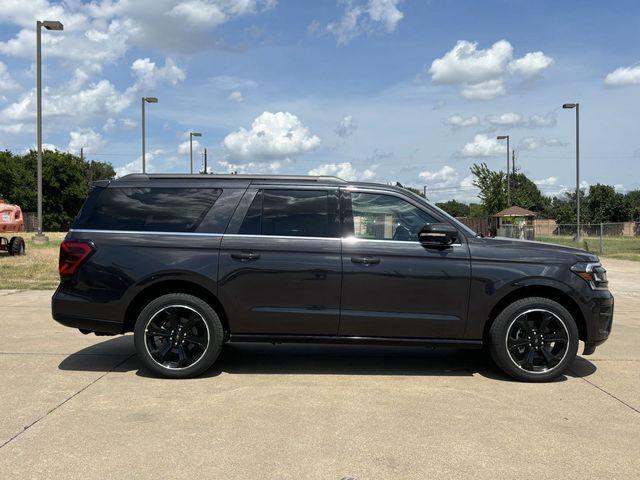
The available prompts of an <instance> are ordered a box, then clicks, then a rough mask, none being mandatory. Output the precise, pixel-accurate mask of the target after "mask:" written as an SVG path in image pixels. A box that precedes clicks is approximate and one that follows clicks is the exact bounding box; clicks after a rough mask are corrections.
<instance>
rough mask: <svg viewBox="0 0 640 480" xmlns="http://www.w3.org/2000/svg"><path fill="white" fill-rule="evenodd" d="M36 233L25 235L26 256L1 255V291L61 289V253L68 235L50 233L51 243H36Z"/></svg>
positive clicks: (23, 235)
mask: <svg viewBox="0 0 640 480" xmlns="http://www.w3.org/2000/svg"><path fill="white" fill-rule="evenodd" d="M33 235H34V233H33V232H22V233H21V234H20V236H21V237H22V238H24V240H25V243H26V255H22V256H16V257H11V256H9V254H8V253H6V252H2V253H0V289H9V290H48V289H52V288H56V287H57V286H58V280H59V277H58V252H59V249H60V243H61V242H62V240H63V239H64V237H65V235H66V233H65V232H47V233H45V235H46V236H47V237H49V242H48V243H45V244H37V243H33Z"/></svg>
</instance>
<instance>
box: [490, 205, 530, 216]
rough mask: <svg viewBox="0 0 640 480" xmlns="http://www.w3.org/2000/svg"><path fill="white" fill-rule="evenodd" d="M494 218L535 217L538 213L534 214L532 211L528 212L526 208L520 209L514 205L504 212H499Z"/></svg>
mask: <svg viewBox="0 0 640 480" xmlns="http://www.w3.org/2000/svg"><path fill="white" fill-rule="evenodd" d="M493 216H494V217H535V216H536V212H532V211H531V210H527V209H526V208H522V207H518V206H517V205H514V206H512V207H509V208H505V209H504V210H501V211H499V212H498V213H496V214H495V215H493Z"/></svg>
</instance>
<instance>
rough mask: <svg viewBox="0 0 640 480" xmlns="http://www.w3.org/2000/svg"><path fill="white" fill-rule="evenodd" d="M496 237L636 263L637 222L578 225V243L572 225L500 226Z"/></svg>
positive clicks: (639, 249) (639, 236)
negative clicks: (630, 260) (569, 248)
mask: <svg viewBox="0 0 640 480" xmlns="http://www.w3.org/2000/svg"><path fill="white" fill-rule="evenodd" d="M498 236H500V237H508V238H519V239H522V240H536V241H538V242H547V243H555V244H559V245H566V246H570V247H578V248H582V249H584V250H587V251H589V252H593V253H599V254H603V255H608V256H614V257H619V258H629V259H634V260H640V222H619V223H587V224H583V225H580V241H579V242H578V228H577V225H576V224H556V223H555V222H553V223H544V224H534V225H503V226H501V227H500V229H499V230H498Z"/></svg>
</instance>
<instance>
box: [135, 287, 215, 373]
mask: <svg viewBox="0 0 640 480" xmlns="http://www.w3.org/2000/svg"><path fill="white" fill-rule="evenodd" d="M170 305H184V306H186V307H189V308H192V309H194V310H196V311H197V312H198V313H199V314H200V315H201V316H202V318H203V319H204V321H205V322H206V324H207V327H208V328H209V343H208V345H207V349H206V351H205V353H204V354H203V356H202V357H201V358H200V359H199V360H198V361H197V362H196V363H195V364H194V365H191V366H189V367H187V368H184V369H180V370H174V369H169V368H166V367H163V366H162V365H159V364H158V363H156V361H155V360H154V359H153V358H152V357H151V355H150V354H149V351H148V350H147V347H146V338H145V329H146V326H147V323H148V322H149V320H150V319H151V318H152V317H153V316H154V315H155V314H156V313H157V312H158V311H160V310H161V309H163V308H165V307H167V306H170ZM223 338H224V332H223V329H222V323H221V322H220V317H219V316H218V314H217V313H216V311H215V310H214V309H213V308H212V307H211V305H209V304H208V303H207V302H205V301H204V300H202V299H200V298H198V297H195V296H193V295H188V294H184V293H171V294H167V295H163V296H161V297H158V298H156V299H155V300H152V301H151V302H149V304H148V305H147V306H146V307H145V308H144V309H143V310H142V312H140V315H138V319H137V320H136V325H135V329H134V344H135V347H136V352H137V354H138V357H139V358H140V360H141V361H142V363H143V364H144V366H145V367H146V368H147V369H148V370H150V371H151V372H152V373H154V374H155V375H158V376H162V377H166V378H190V377H194V376H197V375H200V374H201V373H203V372H205V371H206V370H208V369H209V368H211V366H212V365H213V363H214V362H215V361H216V359H217V358H218V356H219V355H220V351H221V350H222V344H223Z"/></svg>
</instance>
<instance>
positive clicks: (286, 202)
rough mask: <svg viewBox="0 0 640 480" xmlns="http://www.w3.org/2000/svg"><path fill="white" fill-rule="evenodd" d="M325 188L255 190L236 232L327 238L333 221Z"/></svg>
mask: <svg viewBox="0 0 640 480" xmlns="http://www.w3.org/2000/svg"><path fill="white" fill-rule="evenodd" d="M332 216H333V214H331V213H330V208H329V194H328V192H327V191H326V190H275V189H274V190H271V189H265V190H261V191H259V192H258V193H257V194H256V196H255V198H254V200H253V202H252V204H251V206H250V207H249V210H248V211H247V213H246V215H245V218H244V220H243V222H242V225H241V226H240V230H239V232H238V233H240V234H244V235H278V236H288V237H329V236H332V235H331V233H330V230H331V228H330V224H332V222H333V221H334V220H333V218H332Z"/></svg>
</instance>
